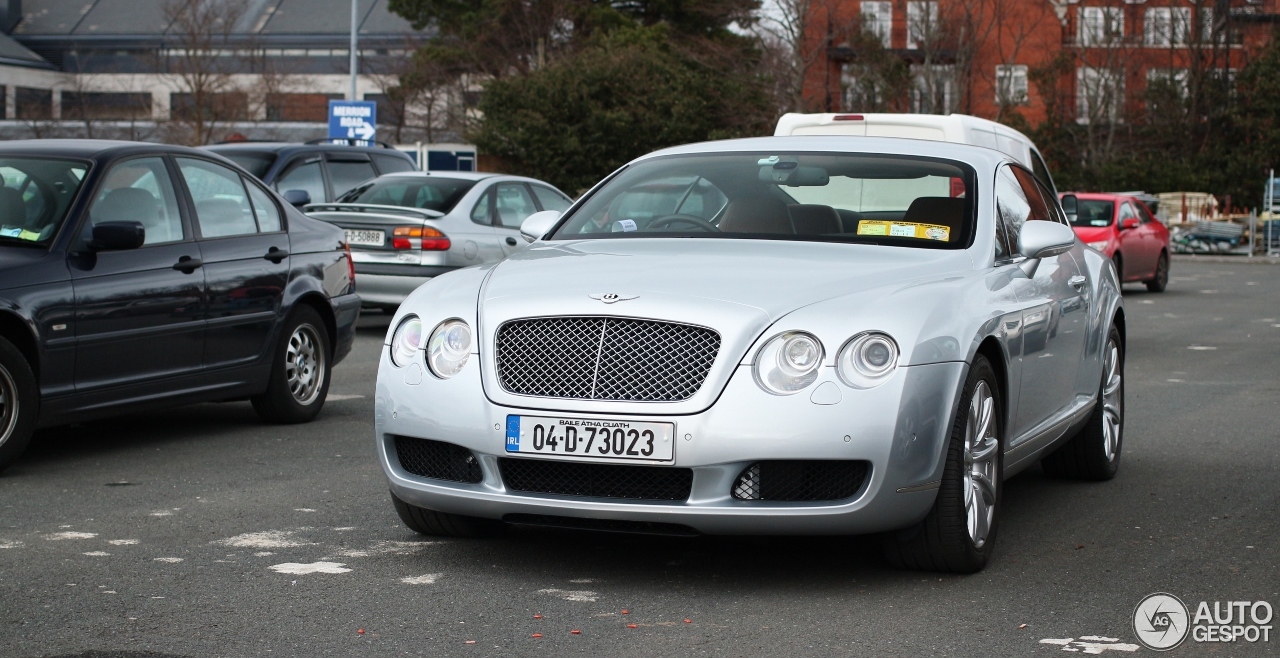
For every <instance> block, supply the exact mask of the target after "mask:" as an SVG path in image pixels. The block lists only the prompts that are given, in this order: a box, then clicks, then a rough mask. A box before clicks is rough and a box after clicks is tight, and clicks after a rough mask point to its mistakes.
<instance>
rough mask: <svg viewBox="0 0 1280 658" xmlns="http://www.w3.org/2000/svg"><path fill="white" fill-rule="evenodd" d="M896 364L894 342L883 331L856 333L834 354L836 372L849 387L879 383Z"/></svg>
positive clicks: (896, 357) (896, 350)
mask: <svg viewBox="0 0 1280 658" xmlns="http://www.w3.org/2000/svg"><path fill="white" fill-rule="evenodd" d="M897 367H898V344H897V343H895V342H893V339H892V338H890V337H889V336H888V335H887V334H882V333H880V332H878V331H871V332H867V333H864V334H858V335H857V336H854V337H853V338H851V339H850V340H849V342H847V343H845V344H844V347H842V348H840V353H839V354H838V355H836V374H837V375H839V376H840V381H843V382H844V383H845V384H848V385H849V386H852V387H853V388H872V387H874V386H879V385H880V384H881V383H883V382H884V380H885V379H887V378H888V377H889V375H891V374H893V371H894V370H895V369H897Z"/></svg>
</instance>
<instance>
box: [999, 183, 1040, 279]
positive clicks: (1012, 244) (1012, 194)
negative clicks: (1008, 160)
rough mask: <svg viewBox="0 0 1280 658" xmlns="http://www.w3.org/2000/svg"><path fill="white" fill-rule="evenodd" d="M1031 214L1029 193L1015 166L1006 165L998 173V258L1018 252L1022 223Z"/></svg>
mask: <svg viewBox="0 0 1280 658" xmlns="http://www.w3.org/2000/svg"><path fill="white" fill-rule="evenodd" d="M1030 216H1031V203H1030V202H1029V201H1028V200H1027V193H1026V191H1025V190H1023V188H1022V184H1021V183H1019V182H1018V179H1017V177H1015V176H1014V175H1013V168H1012V167H1010V166H1008V165H1005V166H1003V167H1000V172H999V173H998V174H996V259H997V260H998V259H1001V258H1008V257H1010V256H1014V255H1017V253H1018V236H1019V235H1020V234H1021V233H1022V225H1023V224H1025V223H1026V222H1027V219H1028V218H1029V217H1030Z"/></svg>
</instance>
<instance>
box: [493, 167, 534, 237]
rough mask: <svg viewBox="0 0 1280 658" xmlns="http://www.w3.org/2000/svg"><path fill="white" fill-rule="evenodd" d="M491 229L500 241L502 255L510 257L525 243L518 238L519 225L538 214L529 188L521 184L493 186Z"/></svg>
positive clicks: (512, 183)
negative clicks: (530, 216)
mask: <svg viewBox="0 0 1280 658" xmlns="http://www.w3.org/2000/svg"><path fill="white" fill-rule="evenodd" d="M493 208H494V215H493V217H494V223H493V228H494V230H495V231H496V232H497V235H498V239H499V240H500V241H501V244H500V246H501V247H502V251H503V253H505V254H506V255H511V254H513V253H515V252H517V251H519V250H520V249H523V248H524V247H525V246H526V245H527V243H526V242H525V241H524V240H523V239H522V238H521V237H520V224H521V223H523V222H524V220H525V218H526V217H528V216H529V215H532V214H533V213H535V212H538V205H537V203H535V202H534V200H533V192H532V191H530V190H529V186H528V185H525V184H524V183H521V182H506V183H498V184H497V185H494V186H493Z"/></svg>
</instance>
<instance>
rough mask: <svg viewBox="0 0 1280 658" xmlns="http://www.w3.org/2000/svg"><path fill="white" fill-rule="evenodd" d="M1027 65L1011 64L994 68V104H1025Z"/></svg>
mask: <svg viewBox="0 0 1280 658" xmlns="http://www.w3.org/2000/svg"><path fill="white" fill-rule="evenodd" d="M1027 102H1028V101H1027V65H1026V64H1013V65H1001V66H997V67H996V104H997V105H1026V104H1027Z"/></svg>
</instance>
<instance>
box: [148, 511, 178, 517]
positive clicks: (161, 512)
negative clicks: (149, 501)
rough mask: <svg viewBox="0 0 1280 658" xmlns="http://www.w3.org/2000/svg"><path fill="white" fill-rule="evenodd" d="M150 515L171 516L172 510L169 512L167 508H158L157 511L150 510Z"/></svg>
mask: <svg viewBox="0 0 1280 658" xmlns="http://www.w3.org/2000/svg"><path fill="white" fill-rule="evenodd" d="M151 516H173V512H170V511H169V510H160V511H159V512H152V513H151Z"/></svg>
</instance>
